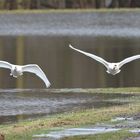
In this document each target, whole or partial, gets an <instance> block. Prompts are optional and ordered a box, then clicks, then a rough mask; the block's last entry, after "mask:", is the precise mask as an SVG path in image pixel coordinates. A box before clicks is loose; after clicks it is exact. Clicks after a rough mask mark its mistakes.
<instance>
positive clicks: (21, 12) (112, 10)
mask: <svg viewBox="0 0 140 140" xmlns="http://www.w3.org/2000/svg"><path fill="white" fill-rule="evenodd" d="M75 12H80V13H81V12H98V13H102V12H103V13H104V12H140V9H139V8H114V9H108V8H102V9H45V10H40V9H39V10H24V9H20V10H0V14H28V13H75Z"/></svg>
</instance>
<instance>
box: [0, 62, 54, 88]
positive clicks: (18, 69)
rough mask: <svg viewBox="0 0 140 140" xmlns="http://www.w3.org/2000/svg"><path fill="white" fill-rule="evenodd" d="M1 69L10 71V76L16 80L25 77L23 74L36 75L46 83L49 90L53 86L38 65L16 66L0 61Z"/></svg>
mask: <svg viewBox="0 0 140 140" xmlns="http://www.w3.org/2000/svg"><path fill="white" fill-rule="evenodd" d="M0 68H6V69H10V70H11V73H10V75H11V76H13V77H15V78H17V77H19V76H21V75H23V72H30V73H34V74H36V75H37V76H38V77H40V78H41V79H42V80H43V81H44V83H45V85H46V87H47V88H48V87H50V85H51V84H50V82H49V80H48V78H47V77H46V75H45V74H44V72H43V71H42V70H41V68H40V67H39V66H38V65H37V64H28V65H14V64H11V63H9V62H6V61H0Z"/></svg>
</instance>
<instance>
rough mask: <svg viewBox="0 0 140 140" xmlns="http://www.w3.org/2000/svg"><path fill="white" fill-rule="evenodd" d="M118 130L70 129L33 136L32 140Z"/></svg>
mask: <svg viewBox="0 0 140 140" xmlns="http://www.w3.org/2000/svg"><path fill="white" fill-rule="evenodd" d="M118 130H120V129H119V128H105V127H95V128H70V129H65V130H61V131H54V132H50V133H48V134H40V135H34V136H33V137H34V139H33V140H57V139H62V138H64V137H70V136H77V135H93V134H100V133H107V132H114V131H118Z"/></svg>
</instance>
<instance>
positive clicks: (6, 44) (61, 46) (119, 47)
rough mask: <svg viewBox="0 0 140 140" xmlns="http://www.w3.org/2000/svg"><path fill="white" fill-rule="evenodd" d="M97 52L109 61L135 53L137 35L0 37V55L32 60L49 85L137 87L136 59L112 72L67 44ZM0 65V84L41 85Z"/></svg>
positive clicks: (14, 60) (24, 61) (139, 64)
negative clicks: (39, 68) (108, 71)
mask: <svg viewBox="0 0 140 140" xmlns="http://www.w3.org/2000/svg"><path fill="white" fill-rule="evenodd" d="M69 43H71V44H72V45H73V46H75V47H76V48H79V49H82V50H84V51H87V52H90V53H94V54H96V55H99V56H101V57H103V58H104V59H106V60H107V61H110V62H117V61H121V60H123V59H124V58H126V57H129V56H132V55H136V54H139V52H140V47H139V44H140V41H139V38H115V37H87V36H84V37H79V36H77V37H74V36H71V37H66V36H51V37H50V36H25V37H24V36H18V37H17V36H16V37H11V36H6V37H0V59H1V60H5V61H9V62H11V63H14V64H28V63H36V64H38V65H39V66H40V67H41V68H42V69H43V71H44V72H45V73H46V75H47V77H48V79H49V80H50V82H51V83H52V86H51V87H52V88H74V87H76V88H81V87H82V88H103V87H133V86H134V87H136V86H137V87H139V86H140V82H139V81H140V76H139V68H140V61H138V60H137V61H133V62H131V63H128V64H126V65H124V66H123V67H122V68H121V73H119V74H117V75H116V76H112V75H109V74H107V73H106V68H105V67H104V66H103V65H102V64H99V63H98V62H96V61H94V60H92V59H91V58H88V57H86V56H84V55H82V54H79V53H78V52H75V51H73V50H72V49H70V48H69V47H68V44H69ZM9 73H10V71H9V70H6V69H0V77H1V78H0V88H16V87H17V88H45V85H44V83H43V81H41V80H40V79H39V78H38V77H37V76H35V75H34V74H30V73H25V74H24V75H23V76H22V77H20V78H19V79H20V80H17V79H15V78H13V77H10V76H9Z"/></svg>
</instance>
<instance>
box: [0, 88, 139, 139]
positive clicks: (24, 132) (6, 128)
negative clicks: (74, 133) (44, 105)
mask: <svg viewBox="0 0 140 140" xmlns="http://www.w3.org/2000/svg"><path fill="white" fill-rule="evenodd" d="M99 91H100V92H101V91H102V93H103V92H105V93H107V92H108V93H112V94H113V93H119V91H120V94H121V93H122V92H123V93H126V94H129V92H130V93H131V94H134V93H136V94H140V88H124V89H93V90H92V89H90V90H89V92H91V94H94V93H97V92H99ZM130 98H131V97H130ZM132 98H133V96H132ZM124 100H125V99H124ZM139 112H140V102H139V99H136V100H135V101H134V102H131V103H129V104H125V105H122V106H112V107H108V108H104V107H103V108H99V109H94V108H93V109H87V110H79V111H76V112H69V113H64V114H58V115H52V116H48V117H45V118H40V119H34V120H32V121H24V122H18V123H16V124H9V125H1V126H0V132H1V133H3V134H4V135H5V136H6V140H31V139H32V135H33V134H41V133H42V132H44V131H45V133H46V132H47V131H50V130H52V129H60V128H68V127H78V126H87V125H94V124H96V123H101V122H106V121H109V120H111V118H112V117H115V116H119V115H130V114H136V113H139ZM128 136H129V137H130V136H134V134H130V133H128V132H126V131H119V132H117V133H108V134H101V135H94V136H86V139H89V140H90V139H93V138H94V139H95V140H96V139H97V140H100V139H101V138H102V140H108V139H107V138H108V137H113V140H121V139H124V138H127V137H128ZM77 139H84V136H83V137H76V140H77ZM69 140H75V137H73V138H69Z"/></svg>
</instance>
